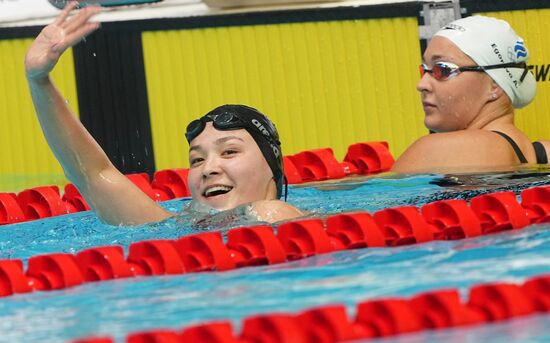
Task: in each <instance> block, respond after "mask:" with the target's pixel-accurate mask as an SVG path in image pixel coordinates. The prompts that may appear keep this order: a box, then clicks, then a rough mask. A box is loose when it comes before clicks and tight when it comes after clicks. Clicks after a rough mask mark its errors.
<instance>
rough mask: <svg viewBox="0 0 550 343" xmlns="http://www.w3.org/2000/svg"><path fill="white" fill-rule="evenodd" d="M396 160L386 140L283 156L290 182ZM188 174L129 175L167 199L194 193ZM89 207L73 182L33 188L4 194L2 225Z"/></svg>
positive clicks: (368, 169)
mask: <svg viewBox="0 0 550 343" xmlns="http://www.w3.org/2000/svg"><path fill="white" fill-rule="evenodd" d="M393 161H394V160H393V157H392V156H391V153H390V152H389V149H388V143H386V142H371V143H357V144H353V145H350V146H349V147H348V152H347V154H346V157H345V159H344V161H343V162H338V161H337V160H336V158H335V157H334V154H333V152H332V149H330V148H325V149H314V150H306V151H303V152H300V153H298V154H295V155H291V156H285V157H284V158H283V163H284V167H285V176H286V177H287V180H288V183H289V184H298V183H303V182H308V181H320V180H328V179H338V178H342V177H344V176H347V175H353V174H372V173H380V172H383V171H387V170H389V169H390V168H391V166H392V165H393ZM188 173H189V170H188V169H183V168H177V169H166V170H159V171H157V172H155V174H154V176H153V181H151V180H149V176H148V175H147V174H146V173H139V174H129V175H127V177H128V179H129V180H130V181H132V182H133V183H134V184H135V185H136V186H137V187H138V188H139V189H141V190H142V191H143V192H144V193H145V194H147V195H148V196H149V197H150V198H151V199H153V200H155V201H165V200H170V199H175V198H181V197H188V196H191V193H190V191H189V187H188V185H187V175H188ZM87 210H90V207H89V206H88V204H87V203H86V201H85V200H84V198H83V197H82V195H81V194H80V193H79V192H78V190H77V189H76V187H75V186H74V185H72V184H67V185H65V188H64V194H63V197H60V194H59V189H58V188H57V186H44V187H36V188H30V189H26V190H24V191H22V192H20V193H19V194H17V195H16V194H14V193H0V225H4V224H14V223H18V222H22V221H27V220H35V219H42V218H47V217H52V216H58V215H63V214H68V213H74V212H80V211H87Z"/></svg>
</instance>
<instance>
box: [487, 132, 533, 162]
mask: <svg viewBox="0 0 550 343" xmlns="http://www.w3.org/2000/svg"><path fill="white" fill-rule="evenodd" d="M493 132H494V133H498V134H499V135H501V136H502V137H504V138H505V139H506V140H507V141H508V143H510V145H511V146H512V149H514V151H515V153H516V155H517V156H518V158H519V161H520V162H521V163H527V159H526V158H525V155H523V153H522V152H521V150H520V148H519V146H518V145H517V143H516V142H514V140H513V139H512V138H510V136H508V135H507V134H505V133H503V132H500V131H493Z"/></svg>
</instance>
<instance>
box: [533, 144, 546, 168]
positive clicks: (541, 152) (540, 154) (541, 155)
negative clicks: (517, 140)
mask: <svg viewBox="0 0 550 343" xmlns="http://www.w3.org/2000/svg"><path fill="white" fill-rule="evenodd" d="M533 148H535V155H536V156H537V164H546V163H548V156H547V155H546V149H545V148H544V145H542V143H541V142H534V143H533Z"/></svg>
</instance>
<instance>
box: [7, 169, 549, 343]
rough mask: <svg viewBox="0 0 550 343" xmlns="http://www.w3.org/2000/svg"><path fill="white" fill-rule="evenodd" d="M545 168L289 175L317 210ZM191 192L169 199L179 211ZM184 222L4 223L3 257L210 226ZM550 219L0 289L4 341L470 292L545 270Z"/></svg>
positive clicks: (481, 329)
mask: <svg viewBox="0 0 550 343" xmlns="http://www.w3.org/2000/svg"><path fill="white" fill-rule="evenodd" d="M547 175H548V174H546V173H544V172H539V173H527V172H524V173H518V172H516V173H507V174H501V175H498V176H495V175H492V176H485V177H482V176H470V177H469V178H468V180H467V182H465V181H464V178H462V179H460V178H458V179H457V178H455V177H442V176H438V175H424V176H415V177H406V178H399V179H392V178H370V179H354V180H346V181H345V182H336V183H323V184H318V185H309V186H307V187H292V188H291V193H290V200H291V202H293V203H295V204H299V206H300V207H301V208H304V209H306V210H308V211H310V212H313V213H315V214H318V215H325V214H328V213H337V212H342V211H349V210H353V209H367V210H369V211H376V210H379V209H381V208H386V207H392V206H399V205H411V204H414V205H417V206H420V205H422V204H424V203H427V202H430V201H433V200H438V199H443V198H463V199H469V198H471V197H472V196H475V195H478V194H481V193H484V192H494V191H498V190H513V191H516V193H518V192H519V191H521V190H522V189H525V188H528V187H532V186H537V185H543V184H550V179H549V178H548V176H547ZM186 202H187V201H186V200H177V201H171V202H167V203H165V204H163V205H164V206H166V207H167V208H168V209H170V210H172V211H174V212H177V211H180V210H181V208H182V207H183V206H184V205H185V204H186ZM182 222H185V220H181V219H180V220H177V219H171V220H167V221H165V222H163V223H158V224H154V225H146V226H142V227H137V228H128V227H113V226H108V225H103V224H101V223H100V222H99V221H98V219H97V218H96V217H95V216H94V215H93V213H90V212H85V213H78V214H74V215H69V216H63V217H56V218H50V219H47V220H42V221H36V222H31V223H23V224H19V225H11V226H5V227H2V228H1V231H0V258H21V259H24V260H26V259H27V258H28V257H30V256H33V255H37V254H42V253H50V252H60V251H64V252H73V253H74V252H77V251H79V250H82V249H84V248H87V247H90V246H99V245H112V244H120V245H122V246H123V247H125V248H126V247H127V246H128V245H129V244H131V243H132V242H135V241H140V240H145V239H153V238H176V237H180V236H183V235H188V234H192V233H196V232H198V231H204V230H206V228H204V227H201V228H200V229H197V228H189V227H187V228H185V227H182V226H181V223H182ZM217 224H218V223H217V222H216V221H215V220H214V221H212V222H211V223H210V226H211V227H212V229H220V228H219V227H218V225H217ZM226 224H227V223H224V225H226ZM232 224H235V225H238V224H246V223H232ZM226 226H227V225H226ZM226 228H227V227H226ZM549 229H550V225H534V226H531V227H528V228H526V229H523V230H517V231H515V232H506V233H501V234H495V235H490V236H484V237H479V238H476V239H466V240H461V241H446V242H443V241H438V242H430V243H426V244H419V245H414V246H407V247H399V248H377V249H360V250H351V251H343V252H337V253H332V254H325V255H320V256H316V257H311V258H308V259H303V260H300V261H295V262H292V263H285V264H280V265H274V266H263V267H252V268H244V269H238V270H233V271H229V272H220V273H197V274H188V275H179V276H169V277H168V276H166V277H143V278H133V279H124V280H115V281H108V282H99V283H89V284H85V285H82V286H78V287H74V288H71V289H67V290H63V291H55V292H36V293H31V294H22V295H16V296H11V297H7V298H3V299H1V300H0V341H3V342H46V341H47V342H55V341H66V340H70V339H75V338H78V337H82V336H87V335H96V334H105V335H110V336H113V337H115V338H116V339H117V340H118V341H119V342H122V341H123V339H124V337H125V336H126V335H128V333H130V332H134V331H138V330H145V329H149V328H178V329H179V328H182V327H183V326H187V325H190V324H196V323H199V322H204V321H208V320H214V319H229V320H231V321H232V322H233V323H234V325H235V330H236V331H237V332H238V330H239V325H240V322H241V320H242V319H243V318H244V317H246V316H250V315H253V314H258V313H265V312H279V311H284V312H296V311H300V310H302V309H305V308H309V307H314V306H319V305H325V304H329V303H330V304H333V303H342V304H345V305H346V306H347V308H348V310H349V314H350V316H353V314H354V306H355V305H356V304H357V303H358V302H360V301H362V300H367V299H372V298H377V297H387V296H410V295H414V294H417V293H419V292H423V291H427V290H433V289H439V288H449V287H454V288H459V289H460V291H461V292H462V294H463V295H464V296H465V295H466V294H467V293H466V292H467V289H468V287H470V286H471V285H474V284H479V283H483V282H490V281H510V282H518V283H519V282H522V281H524V280H525V279H526V278H529V277H531V276H534V275H539V274H543V273H549V272H550V253H549V251H550V230H549ZM221 230H222V231H223V230H225V228H221ZM549 325H550V318H549V317H548V316H542V315H539V316H530V317H526V318H522V319H518V320H513V321H510V322H506V323H499V324H495V325H484V326H477V327H472V328H460V329H453V330H443V331H437V332H435V331H434V332H422V333H418V334H410V335H403V336H399V337H393V338H390V339H385V340H380V341H388V342H421V341H422V342H425V341H445V342H454V341H456V342H480V341H483V342H527V341H531V342H533V341H534V342H537V341H538V342H548V341H550V332H548V331H549V330H547V329H546V328H548V326H549Z"/></svg>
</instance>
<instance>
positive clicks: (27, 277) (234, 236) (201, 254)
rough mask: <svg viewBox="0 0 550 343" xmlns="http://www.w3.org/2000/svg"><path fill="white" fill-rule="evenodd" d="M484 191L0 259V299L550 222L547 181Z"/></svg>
mask: <svg viewBox="0 0 550 343" xmlns="http://www.w3.org/2000/svg"><path fill="white" fill-rule="evenodd" d="M521 198H522V202H521V203H518V201H517V199H516V196H515V194H514V193H513V192H497V193H491V194H483V195H479V196H477V197H474V198H472V199H471V203H470V204H468V203H467V202H466V201H464V200H440V201H435V202H432V203H429V204H426V205H424V206H423V207H422V208H421V209H420V210H419V209H418V208H416V207H414V206H402V207H396V208H388V209H384V210H381V211H378V212H375V213H374V215H371V214H369V213H367V212H355V213H343V214H337V215H332V216H328V217H327V218H326V219H325V220H323V219H305V220H295V221H291V222H286V223H283V224H280V225H278V226H277V228H276V229H277V230H276V231H277V233H276V234H275V230H274V227H272V226H268V225H265V226H252V227H240V228H234V229H231V230H229V231H228V234H227V242H224V241H223V238H222V235H221V233H220V232H207V233H200V234H196V235H190V236H185V237H181V238H179V239H175V240H170V239H160V240H147V241H141V242H135V243H132V244H131V245H130V247H129V252H128V256H126V257H125V256H124V251H123V249H122V247H121V246H103V247H92V248H88V249H85V250H82V251H80V252H78V253H77V254H76V255H73V254H68V253H54V254H46V255H38V256H33V257H31V258H29V260H28V266H27V270H26V271H25V270H23V263H22V261H21V260H17V259H15V260H0V297H1V296H4V297H5V296H10V295H13V294H17V293H26V292H32V291H46V290H57V289H64V288H68V287H73V286H77V285H80V284H82V283H85V282H93V281H102V280H110V279H117V278H126V277H135V276H146V275H167V274H183V273H192V272H202V271H224V270H231V269H235V268H240V267H245V266H254V265H265V264H276V263H283V262H286V261H292V260H297V259H301V258H305V257H308V256H313V255H318V254H323V253H329V252H333V251H338V250H343V249H355V248H364V247H384V246H386V247H393V246H400V245H407V244H416V243H422V242H428V241H432V240H453V239H462V238H467V237H475V236H479V235H483V234H490V233H495V232H500V231H505V230H519V229H522V228H524V227H525V226H527V225H529V224H533V223H542V222H550V186H544V187H535V188H530V189H526V190H524V191H522V193H521Z"/></svg>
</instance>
